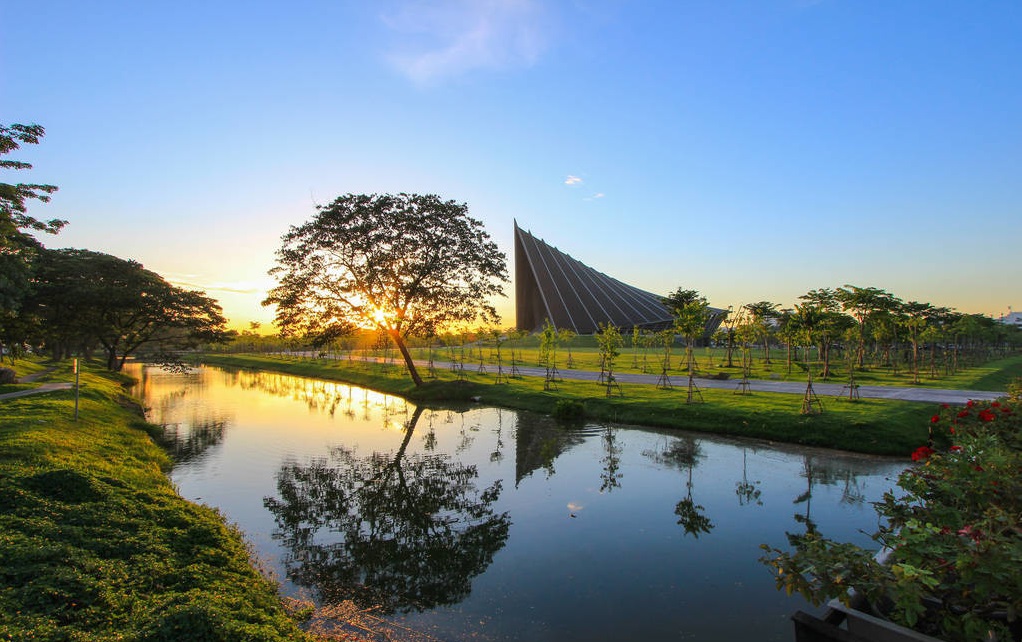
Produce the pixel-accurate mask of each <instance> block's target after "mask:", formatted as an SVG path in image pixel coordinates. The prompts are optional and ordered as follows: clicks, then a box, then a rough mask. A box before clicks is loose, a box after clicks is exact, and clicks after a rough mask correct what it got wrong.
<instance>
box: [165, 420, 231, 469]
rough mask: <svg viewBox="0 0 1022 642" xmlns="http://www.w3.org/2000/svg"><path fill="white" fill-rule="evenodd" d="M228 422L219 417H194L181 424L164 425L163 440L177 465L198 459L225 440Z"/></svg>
mask: <svg viewBox="0 0 1022 642" xmlns="http://www.w3.org/2000/svg"><path fill="white" fill-rule="evenodd" d="M227 423H228V422H227V420H226V419H222V418H218V417H206V418H199V417H193V418H192V419H191V421H189V422H187V423H184V424H180V423H173V424H163V438H164V440H166V443H167V445H168V449H169V450H170V454H171V456H172V457H173V458H174V461H175V462H177V463H184V462H188V461H192V460H195V459H198V458H199V457H200V456H202V454H203V453H205V452H206V451H207V450H209V449H210V448H212V447H213V446H216V445H217V444H219V443H220V442H221V441H223V439H224V432H225V431H226V429H227Z"/></svg>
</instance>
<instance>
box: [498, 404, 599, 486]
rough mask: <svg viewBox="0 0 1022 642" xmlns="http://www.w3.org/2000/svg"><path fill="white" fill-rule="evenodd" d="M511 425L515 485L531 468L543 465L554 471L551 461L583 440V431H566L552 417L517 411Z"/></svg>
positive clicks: (535, 468)
mask: <svg viewBox="0 0 1022 642" xmlns="http://www.w3.org/2000/svg"><path fill="white" fill-rule="evenodd" d="M517 415H518V421H517V424H516V426H515V486H517V485H518V484H520V483H521V481H522V480H523V479H525V478H526V477H528V476H529V475H531V474H532V473H533V472H534V471H536V470H538V469H540V468H545V469H546V471H547V475H553V474H554V460H555V459H557V458H558V457H560V456H561V454H562V453H564V452H566V451H567V450H569V449H571V448H572V447H573V446H577V445H579V444H581V443H583V442H584V441H585V433H583V432H581V431H578V430H569V429H566V428H565V427H564V426H562V425H559V424H558V423H557V422H556V421H555V420H554V419H551V418H550V417H546V416H543V415H539V414H536V413H531V412H519V413H517Z"/></svg>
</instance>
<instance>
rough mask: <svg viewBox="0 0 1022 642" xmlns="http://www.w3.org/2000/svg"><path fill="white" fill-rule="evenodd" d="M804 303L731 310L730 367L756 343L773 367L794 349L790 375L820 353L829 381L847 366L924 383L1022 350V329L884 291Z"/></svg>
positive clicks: (820, 296)
mask: <svg viewBox="0 0 1022 642" xmlns="http://www.w3.org/2000/svg"><path fill="white" fill-rule="evenodd" d="M799 301H800V303H798V304H796V305H795V307H794V308H786V309H778V306H777V304H774V303H770V302H767V301H760V302H758V303H753V304H747V305H744V306H741V307H740V308H739V309H738V310H737V311H733V310H732V311H729V312H730V313H729V314H728V316H727V318H726V319H725V320H724V322H723V323H722V324H721V327H720V329H719V330H718V331H717V332H716V333H715V335H714V339H715V340H716V341H717V342H718V343H720V344H722V345H725V346H726V347H727V362H728V365H729V366H731V365H732V363H733V351H734V350H735V349H736V347H737V346H744V347H745V348H748V347H749V346H750V345H753V344H758V345H760V346H762V354H763V357H762V358H763V360H764V361H765V362H767V363H769V362H770V347H771V345H775V346H783V347H784V348H786V363H787V367H788V370H789V372H790V369H791V364H792V362H793V361H799V360H800V359H799V355H798V352H799V349H800V348H804V347H808V346H812V347H814V348H815V349H816V351H817V358H818V359H819V362H820V376H821V377H822V378H825V379H826V378H829V377H830V376H832V366H833V364H834V362H835V361H836V360H843V361H845V362H847V363H848V364H849V366H850V367H849V370H850V371H854V370H860V371H861V370H866V369H869V368H871V367H882V368H888V369H890V370H891V371H892V372H894V373H899V372H901V371H905V372H908V373H910V374H911V375H912V381H913V383H918V382H919V378H920V376H923V373H924V372H925V373H926V374H927V376H929V377H931V378H936V377H939V376H940V375H941V374H945V375H947V374H954V373H955V372H957V371H958V370H959V369H960V368H962V367H966V366H971V365H975V364H977V363H981V362H983V361H986V360H988V359H990V358H996V357H1000V356H1004V355H1005V354H1007V353H1008V352H1009V351H1011V350H1017V349H1018V347H1019V346H1020V345H1022V336H1020V333H1019V332H1018V330H1017V329H1016V328H1013V327H1011V326H1007V325H1004V324H1002V323H999V322H997V321H996V320H994V319H991V318H989V317H985V316H983V315H980V314H963V313H960V312H956V311H954V310H952V309H950V308H947V307H941V306H936V305H933V304H932V303H926V302H919V301H907V302H906V301H903V300H902V299H900V298H898V297H896V296H894V295H893V294H891V293H890V292H887V291H885V290H881V289H879V288H873V287H868V288H863V287H858V286H853V285H846V286H844V287H840V288H835V289H830V288H822V289H818V290H811V291H810V292H808V293H806V294H804V295H802V296H801V297H799ZM801 360H803V361H805V360H807V357H806V356H805V355H803V356H802V358H801Z"/></svg>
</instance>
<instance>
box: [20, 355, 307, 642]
mask: <svg viewBox="0 0 1022 642" xmlns="http://www.w3.org/2000/svg"><path fill="white" fill-rule="evenodd" d="M42 380H43V381H45V380H50V381H73V380H74V375H73V374H72V373H71V372H70V366H69V365H68V364H66V363H64V364H57V365H56V368H55V370H54V371H53V372H50V373H48V374H47V375H46V376H45V377H44V378H43V379H42ZM129 382H130V379H128V378H126V377H124V376H121V375H117V374H114V373H109V372H105V371H103V370H102V369H101V368H100V367H98V366H97V367H95V368H94V367H92V366H91V365H86V366H85V367H84V368H83V372H82V374H81V384H82V387H81V393H80V400H79V405H80V408H79V421H77V422H76V421H74V420H73V415H74V391H73V390H66V391H58V392H49V393H46V394H39V395H32V396H27V397H21V398H17V399H6V400H0V578H2V579H0V639H17V640H30V639H46V640H56V639H69V640H71V639H73V640H115V639H119V640H139V641H147V642H149V641H157V640H167V641H170V640H186V639H187V640H232V641H233V640H259V641H273V640H309V639H310V638H309V637H308V636H307V635H306V634H305V633H303V632H302V631H301V630H300V629H299V628H298V626H297V624H296V622H295V621H294V620H293V619H291V618H290V617H289V616H288V615H287V614H286V612H285V609H284V607H283V605H282V603H281V601H280V598H279V597H278V595H277V590H276V585H275V584H274V583H273V582H272V581H270V580H268V579H267V578H264V577H262V576H261V575H260V574H259V573H258V572H257V571H256V570H255V568H254V566H253V563H252V559H251V556H250V553H249V550H248V549H247V547H246V545H245V543H244V538H243V536H242V534H241V533H240V532H238V531H237V529H235V528H233V527H231V526H229V525H228V524H227V523H226V522H225V520H224V518H223V516H222V515H221V514H220V513H218V512H217V511H215V510H213V509H211V508H208V507H206V506H200V505H196V504H192V503H190V502H188V501H186V500H184V499H183V498H182V497H181V496H180V495H178V494H177V492H176V490H175V489H174V487H173V485H172V484H171V482H170V480H169V479H168V477H167V476H166V471H167V470H168V469H169V467H170V464H171V460H170V458H169V456H168V455H167V453H166V452H165V451H164V450H163V449H162V448H161V447H160V446H158V445H157V443H155V441H154V439H157V438H158V431H157V429H156V427H155V426H152V425H150V424H147V423H146V422H145V421H144V420H143V418H142V415H141V412H140V408H139V407H138V404H137V403H136V402H134V401H133V400H132V399H131V398H130V397H129V396H128V395H127V394H126V390H125V385H127V384H128V383H129Z"/></svg>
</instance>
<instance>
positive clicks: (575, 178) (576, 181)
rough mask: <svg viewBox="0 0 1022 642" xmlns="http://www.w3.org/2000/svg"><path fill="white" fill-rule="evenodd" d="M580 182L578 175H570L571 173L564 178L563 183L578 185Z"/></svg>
mask: <svg viewBox="0 0 1022 642" xmlns="http://www.w3.org/2000/svg"><path fill="white" fill-rule="evenodd" d="M581 182H582V179H581V178H579V177H578V176H572V175H571V174H569V175H568V178H566V179H564V184H565V185H578V184H579V183H581Z"/></svg>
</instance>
